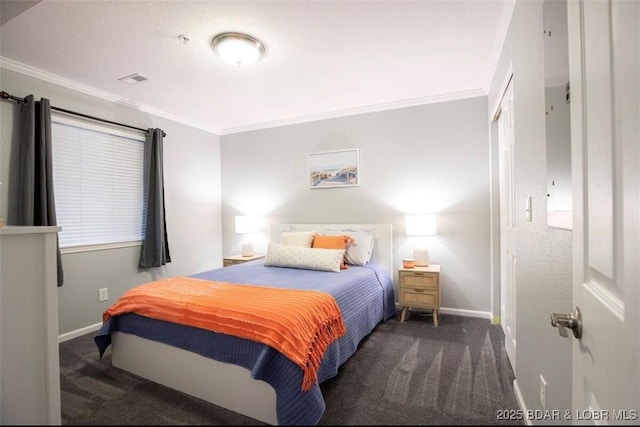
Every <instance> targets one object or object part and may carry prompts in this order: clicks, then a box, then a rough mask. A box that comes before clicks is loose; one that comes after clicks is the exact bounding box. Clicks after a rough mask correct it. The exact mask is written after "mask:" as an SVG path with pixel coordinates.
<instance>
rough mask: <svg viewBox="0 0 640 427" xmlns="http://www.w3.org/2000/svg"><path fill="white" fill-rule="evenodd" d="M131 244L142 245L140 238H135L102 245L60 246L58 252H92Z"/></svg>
mask: <svg viewBox="0 0 640 427" xmlns="http://www.w3.org/2000/svg"><path fill="white" fill-rule="evenodd" d="M133 246H142V240H137V241H135V242H118V243H107V244H102V245H85V246H69V247H66V248H60V253H61V254H62V255H64V254H75V253H80V252H93V251H104V250H109V249H119V248H130V247H133Z"/></svg>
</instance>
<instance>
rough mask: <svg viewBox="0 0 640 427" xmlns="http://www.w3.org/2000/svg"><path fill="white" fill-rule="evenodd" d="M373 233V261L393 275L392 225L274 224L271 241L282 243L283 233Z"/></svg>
mask: <svg viewBox="0 0 640 427" xmlns="http://www.w3.org/2000/svg"><path fill="white" fill-rule="evenodd" d="M346 228H351V229H354V230H362V231H371V232H373V233H374V235H375V243H374V245H373V254H372V255H371V261H374V262H378V263H380V264H382V265H384V266H385V267H387V270H388V271H389V274H393V229H392V226H391V224H272V225H271V241H272V242H274V243H280V237H281V235H282V232H283V231H317V232H318V233H324V232H325V231H327V230H336V229H346Z"/></svg>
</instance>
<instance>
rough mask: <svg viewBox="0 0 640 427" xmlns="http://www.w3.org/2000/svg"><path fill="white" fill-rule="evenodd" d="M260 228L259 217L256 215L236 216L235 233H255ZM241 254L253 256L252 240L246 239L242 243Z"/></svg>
mask: <svg viewBox="0 0 640 427" xmlns="http://www.w3.org/2000/svg"><path fill="white" fill-rule="evenodd" d="M259 228H260V221H259V218H258V217H256V216H249V215H239V216H236V233H237V234H251V233H257V232H258V231H259ZM242 256H244V257H250V256H253V242H251V241H250V240H247V239H246V238H245V241H244V242H243V243H242Z"/></svg>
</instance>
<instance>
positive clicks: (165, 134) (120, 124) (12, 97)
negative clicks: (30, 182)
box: [0, 91, 167, 137]
mask: <svg viewBox="0 0 640 427" xmlns="http://www.w3.org/2000/svg"><path fill="white" fill-rule="evenodd" d="M0 98H1V99H10V100H13V101H16V102H18V103H20V102H24V99H22V98H18V97H17V96H13V95H9V94H8V93H7V92H5V91H2V92H0ZM51 109H52V110H56V111H61V112H63V113H67V114H73V115H74V116H80V117H84V118H86V119H91V120H96V121H99V122H103V123H110V124H112V125H117V126H123V127H126V128H129V129H135V130H139V131H141V132H144V133H147V129H142V128H138V127H135V126H130V125H126V124H124V123H118V122H113V121H111V120H106V119H101V118H99V117H94V116H90V115H88V114H83V113H77V112H75V111H70V110H65V109H64V108H59V107H54V106H51ZM162 136H163V137H164V136H167V133H166V132H165V131H162Z"/></svg>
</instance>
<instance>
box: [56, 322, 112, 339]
mask: <svg viewBox="0 0 640 427" xmlns="http://www.w3.org/2000/svg"><path fill="white" fill-rule="evenodd" d="M101 326H102V322H100V323H96V324H93V325H89V326H85V327H84V328H80V329H76V330H75V331H71V332H66V333H64V334H62V335H58V343H61V342H65V341H69V340H72V339H74V338H78V337H80V336H82V335H86V334H89V333H91V332H95V331H97V330H98V329H100V327H101Z"/></svg>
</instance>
